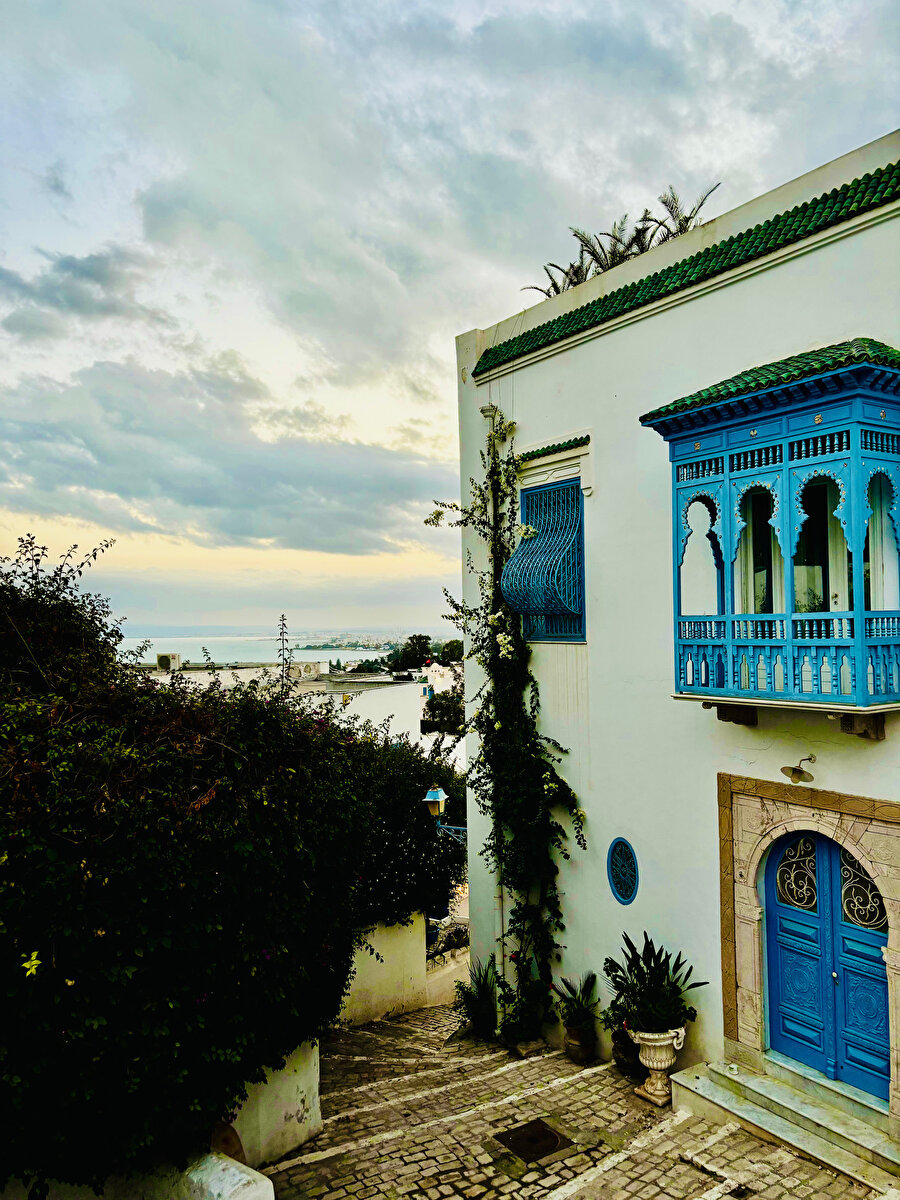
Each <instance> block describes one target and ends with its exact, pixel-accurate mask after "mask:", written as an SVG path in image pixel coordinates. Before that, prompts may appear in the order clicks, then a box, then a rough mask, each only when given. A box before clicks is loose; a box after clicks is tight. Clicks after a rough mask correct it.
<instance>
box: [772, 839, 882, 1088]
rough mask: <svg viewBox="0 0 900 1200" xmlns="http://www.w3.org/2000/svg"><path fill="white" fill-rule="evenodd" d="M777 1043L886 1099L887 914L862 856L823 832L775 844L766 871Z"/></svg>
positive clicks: (781, 1049) (774, 1037) (828, 1073)
mask: <svg viewBox="0 0 900 1200" xmlns="http://www.w3.org/2000/svg"><path fill="white" fill-rule="evenodd" d="M765 899H766V941H767V963H768V1005H769V1011H768V1017H769V1043H770V1045H771V1047H772V1049H773V1050H777V1051H779V1052H780V1053H782V1054H786V1055H788V1056H789V1057H791V1058H795V1059H797V1060H799V1061H800V1062H802V1063H806V1065H807V1066H810V1067H814V1068H816V1069H817V1070H820V1071H822V1072H823V1073H824V1074H825V1075H826V1076H827V1077H828V1078H829V1079H839V1080H841V1081H843V1082H844V1083H849V1084H853V1085H854V1086H855V1087H859V1088H862V1089H864V1090H865V1091H867V1092H870V1093H872V1094H873V1095H876V1096H881V1097H883V1098H885V1099H886V1098H887V1095H888V1084H889V1079H890V1044H889V1033H888V996H887V972H886V968H885V964H884V959H883V957H882V954H881V948H882V946H884V945H885V944H886V942H887V914H886V912H885V907H884V901H883V900H882V897H881V894H880V893H879V891H878V888H877V887H876V886H875V883H874V881H873V880H872V879H870V878H869V876H868V875H867V874H866V872H865V871H864V870H863V868H862V867H861V866H860V864H859V863H858V862H857V861H856V859H855V858H854V857H853V856H852V855H851V854H850V853H848V851H846V850H844V849H842V848H841V847H840V846H838V845H837V844H836V843H835V842H833V841H831V840H830V839H829V838H826V837H824V836H822V835H821V834H817V833H803V834H800V835H799V836H798V835H797V834H791V835H789V836H788V837H787V838H785V839H783V840H782V841H780V842H778V843H776V845H775V846H773V848H772V850H771V852H770V854H769V861H768V865H767V868H766V880H765Z"/></svg>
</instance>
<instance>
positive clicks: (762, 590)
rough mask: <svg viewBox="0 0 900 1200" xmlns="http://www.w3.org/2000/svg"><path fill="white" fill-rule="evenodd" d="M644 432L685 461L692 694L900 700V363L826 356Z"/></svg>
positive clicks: (851, 704) (771, 368) (676, 528)
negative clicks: (657, 437)
mask: <svg viewBox="0 0 900 1200" xmlns="http://www.w3.org/2000/svg"><path fill="white" fill-rule="evenodd" d="M642 422H643V423H644V424H645V425H649V426H651V427H653V428H655V429H657V431H658V432H659V433H661V434H662V436H663V437H664V438H665V439H666V441H667V442H668V443H669V452H670V459H671V462H672V489H673V552H674V562H675V573H674V598H675V613H676V616H675V631H674V632H675V690H676V693H677V694H679V695H684V696H690V695H696V696H702V697H709V698H710V699H716V698H722V699H729V698H731V699H734V698H737V699H741V700H745V701H748V702H752V701H754V700H756V701H768V702H776V703H779V702H780V703H794V702H801V703H803V704H807V703H810V704H820V705H825V706H828V707H830V708H845V707H846V708H871V707H872V706H876V707H879V708H883V707H887V706H890V705H893V704H900V553H898V545H900V510H898V505H900V353H898V351H896V350H894V349H892V348H891V347H889V346H885V345H883V344H881V343H878V342H873V341H871V340H869V339H862V338H859V339H855V340H854V341H852V342H845V343H841V344H840V345H837V346H829V347H825V348H824V349H822V350H818V351H812V352H808V353H804V354H799V355H796V356H794V357H793V358H790V359H786V360H784V361H782V362H778V363H771V364H768V365H767V366H765V367H760V368H756V369H754V370H751V371H746V372H744V373H743V374H741V375H739V376H736V377H734V378H733V379H729V380H726V381H725V382H723V383H721V384H716V385H715V386H714V387H711V388H707V389H704V391H702V392H698V393H696V394H695V395H693V396H687V397H684V398H683V399H681V400H678V401H676V402H675V403H673V404H670V405H666V406H665V407H664V408H660V409H657V410H655V411H654V412H652V413H648V414H647V415H646V416H645V417H643V418H642Z"/></svg>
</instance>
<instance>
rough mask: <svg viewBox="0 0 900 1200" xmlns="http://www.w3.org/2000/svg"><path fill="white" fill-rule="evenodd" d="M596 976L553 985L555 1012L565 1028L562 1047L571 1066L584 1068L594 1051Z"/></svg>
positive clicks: (596, 1001)
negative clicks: (575, 1065)
mask: <svg viewBox="0 0 900 1200" xmlns="http://www.w3.org/2000/svg"><path fill="white" fill-rule="evenodd" d="M596 988H597V976H596V974H595V972H593V971H587V972H586V973H585V974H584V975H582V977H581V979H580V980H579V981H578V983H575V982H573V981H572V980H571V979H561V980H560V981H559V983H558V984H554V985H553V991H554V993H555V994H556V1012H557V1015H558V1016H559V1019H560V1020H561V1021H562V1023H563V1027H564V1028H565V1031H566V1033H565V1038H564V1039H563V1047H564V1049H565V1052H566V1054H567V1055H568V1056H569V1058H570V1059H571V1060H572V1062H574V1063H578V1064H579V1065H580V1066H584V1064H585V1063H589V1062H590V1061H591V1059H593V1058H594V1056H595V1054H596V1052H597V1026H596V1024H595V1021H596V1018H597V1007H598V1005H599V1003H600V1001H599V1000H598V999H597V998H596V996H595V994H594V993H595V991H596Z"/></svg>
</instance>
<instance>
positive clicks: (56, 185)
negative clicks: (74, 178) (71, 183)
mask: <svg viewBox="0 0 900 1200" xmlns="http://www.w3.org/2000/svg"><path fill="white" fill-rule="evenodd" d="M41 182H42V183H43V184H44V187H46V189H47V191H48V192H50V194H51V195H53V196H56V197H57V198H58V199H59V200H71V199H73V196H72V193H71V192H70V191H69V189H68V187H67V185H66V179H65V172H64V168H63V164H62V162H60V161H59V160H57V161H56V162H54V163H51V164H50V166H49V167H48V168H47V170H46V171H45V172H44V174H43V175H42V176H41Z"/></svg>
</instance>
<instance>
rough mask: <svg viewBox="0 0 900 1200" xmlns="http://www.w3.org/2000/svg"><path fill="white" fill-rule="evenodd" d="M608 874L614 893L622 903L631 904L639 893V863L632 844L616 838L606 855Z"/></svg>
mask: <svg viewBox="0 0 900 1200" xmlns="http://www.w3.org/2000/svg"><path fill="white" fill-rule="evenodd" d="M606 874H607V876H608V878H609V886H610V887H611V888H612V894H613V895H614V896H615V898H616V899H617V900H618V902H619V903H620V904H630V903H631V902H632V900H633V899H634V898H635V896H636V895H637V890H638V865H637V857H636V855H635V853H634V850H632V848H631V844H630V843H629V842H626V841H625V839H624V838H616V839H615V840H614V841H613V842H612V844H611V845H610V847H609V853H608V854H607V856H606Z"/></svg>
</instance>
